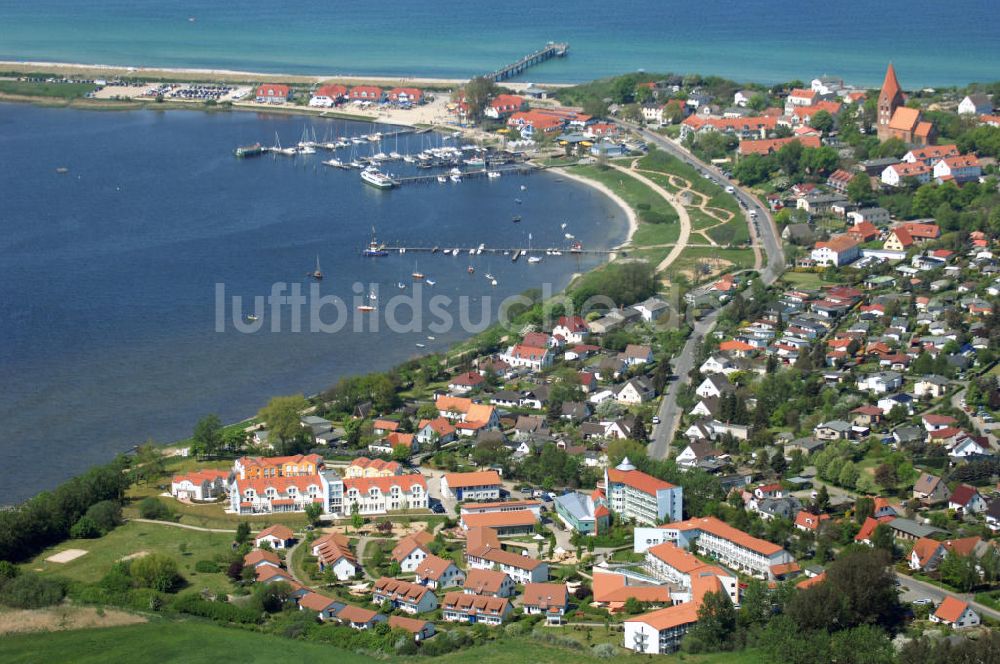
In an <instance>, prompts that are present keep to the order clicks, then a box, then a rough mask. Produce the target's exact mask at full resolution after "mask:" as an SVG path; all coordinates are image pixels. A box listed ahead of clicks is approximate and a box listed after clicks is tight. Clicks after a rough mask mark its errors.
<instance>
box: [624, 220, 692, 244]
mask: <svg viewBox="0 0 1000 664" xmlns="http://www.w3.org/2000/svg"><path fill="white" fill-rule="evenodd" d="M680 234H681V227H680V225H679V224H639V228H638V229H636V231H635V235H633V236H632V244H633V246H636V247H650V246H653V245H657V244H670V243H674V242H677V238H678V237H680Z"/></svg>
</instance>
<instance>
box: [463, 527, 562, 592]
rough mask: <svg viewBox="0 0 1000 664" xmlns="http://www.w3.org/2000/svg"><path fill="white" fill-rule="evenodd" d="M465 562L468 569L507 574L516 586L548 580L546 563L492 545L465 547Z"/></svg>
mask: <svg viewBox="0 0 1000 664" xmlns="http://www.w3.org/2000/svg"><path fill="white" fill-rule="evenodd" d="M470 532H471V531H470ZM465 560H466V563H467V565H468V567H469V569H491V570H497V571H500V572H503V573H505V574H507V575H508V576H509V577H510V578H511V579H513V580H514V582H515V583H517V584H526V583H541V582H544V581H548V580H549V565H548V563H546V562H544V561H542V560H537V559H535V558H532V557H530V556H527V555H520V554H517V553H513V552H511V551H505V550H503V549H502V548H500V547H498V546H494V545H493V544H483V545H480V546H472V545H471V544H470V545H467V547H466V550H465Z"/></svg>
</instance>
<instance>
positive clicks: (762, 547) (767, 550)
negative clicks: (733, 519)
mask: <svg viewBox="0 0 1000 664" xmlns="http://www.w3.org/2000/svg"><path fill="white" fill-rule="evenodd" d="M660 527H661V528H669V529H672V530H701V531H704V532H706V533H711V534H712V535H715V536H716V537H719V538H721V539H725V540H729V541H730V542H734V543H736V544H738V545H740V546H742V547H744V548H747V549H750V550H751V551H756V552H757V553H760V554H762V555H765V556H770V555H773V554H775V553H778V552H779V551H781V550H782V548H781V547H780V546H779V545H777V544H775V543H773V542H767V541H765V540H762V539H758V538H756V537H753V536H752V535H748V534H747V533H745V532H743V531H742V530H739V529H737V528H733V527H732V526H730V525H729V524H728V523H726V522H725V521H722V520H721V519H717V518H716V517H714V516H706V517H700V518H693V519H688V520H687V521H678V522H676V523H668V524H667V525H665V526H660Z"/></svg>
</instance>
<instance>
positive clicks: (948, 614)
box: [934, 595, 969, 623]
mask: <svg viewBox="0 0 1000 664" xmlns="http://www.w3.org/2000/svg"><path fill="white" fill-rule="evenodd" d="M968 608H969V603H968V602H966V601H964V600H960V599H958V598H957V597H954V596H952V595H947V596H946V597H945V598H944V601H943V602H941V606H939V607H938V608H937V611H935V612H934V616H935V617H936V618H938V619H939V620H942V621H944V622H949V623H955V622H958V620H959V619H960V618H961V617H962V614H963V613H965V610H966V609H968Z"/></svg>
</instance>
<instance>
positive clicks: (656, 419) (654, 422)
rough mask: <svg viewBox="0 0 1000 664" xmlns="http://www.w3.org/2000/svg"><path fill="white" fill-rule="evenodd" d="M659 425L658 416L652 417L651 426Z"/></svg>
mask: <svg viewBox="0 0 1000 664" xmlns="http://www.w3.org/2000/svg"><path fill="white" fill-rule="evenodd" d="M659 423H660V416H659V415H654V416H653V424H659Z"/></svg>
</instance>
